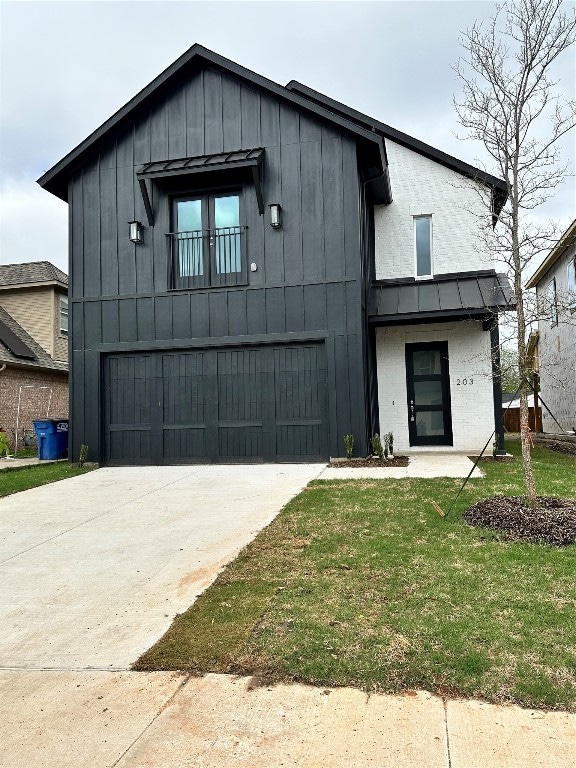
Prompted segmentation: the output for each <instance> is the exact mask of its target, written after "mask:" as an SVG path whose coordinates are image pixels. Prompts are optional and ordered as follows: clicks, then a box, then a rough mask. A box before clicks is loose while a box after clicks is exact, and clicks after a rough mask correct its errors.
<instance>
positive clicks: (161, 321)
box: [154, 296, 174, 340]
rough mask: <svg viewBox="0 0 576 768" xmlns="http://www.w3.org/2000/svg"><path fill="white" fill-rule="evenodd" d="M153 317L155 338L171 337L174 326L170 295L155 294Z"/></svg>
mask: <svg viewBox="0 0 576 768" xmlns="http://www.w3.org/2000/svg"><path fill="white" fill-rule="evenodd" d="M154 317H155V320H156V322H155V331H156V338H157V339H160V340H164V339H172V338H173V337H174V328H173V325H172V297H171V296H156V298H155V299H154Z"/></svg>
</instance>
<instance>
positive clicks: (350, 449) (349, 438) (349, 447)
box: [344, 435, 354, 459]
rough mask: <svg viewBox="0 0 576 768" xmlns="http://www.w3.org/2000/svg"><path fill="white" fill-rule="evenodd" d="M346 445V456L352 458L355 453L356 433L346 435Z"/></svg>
mask: <svg viewBox="0 0 576 768" xmlns="http://www.w3.org/2000/svg"><path fill="white" fill-rule="evenodd" d="M344 445H345V446H346V458H347V459H351V458H352V455H353V453H354V435H344Z"/></svg>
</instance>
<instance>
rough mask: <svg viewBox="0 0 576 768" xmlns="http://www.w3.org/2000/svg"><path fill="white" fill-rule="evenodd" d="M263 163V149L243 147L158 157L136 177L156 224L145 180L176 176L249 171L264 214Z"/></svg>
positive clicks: (141, 169)
mask: <svg viewBox="0 0 576 768" xmlns="http://www.w3.org/2000/svg"><path fill="white" fill-rule="evenodd" d="M263 162H264V150H263V149H261V148H258V149H240V150H237V151H236V152H220V153H218V154H213V155H200V156H198V157H181V158H179V159H177V160H159V161H155V162H152V163H146V164H145V165H143V166H142V167H141V168H140V170H139V171H138V172H137V174H136V177H137V179H138V183H139V185H140V191H141V193H142V199H143V200H144V207H145V208H146V215H147V217H148V224H149V225H150V226H154V212H153V210H152V204H151V202H150V194H149V191H148V187H147V184H146V182H147V181H148V180H159V181H162V180H163V179H172V178H174V177H178V176H183V177H188V176H195V175H198V174H205V173H213V174H216V173H225V174H228V173H233V172H238V171H240V172H242V171H248V172H249V173H250V174H251V179H252V182H253V184H254V189H255V191H256V198H257V200H258V210H259V211H260V214H263V213H264V197H263V194H262V173H261V170H262V163H263Z"/></svg>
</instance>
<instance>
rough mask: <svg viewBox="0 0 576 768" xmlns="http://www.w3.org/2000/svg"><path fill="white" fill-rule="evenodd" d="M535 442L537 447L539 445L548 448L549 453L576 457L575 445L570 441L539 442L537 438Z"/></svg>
mask: <svg viewBox="0 0 576 768" xmlns="http://www.w3.org/2000/svg"><path fill="white" fill-rule="evenodd" d="M535 441H536V443H538V445H541V446H542V447H543V448H548V449H549V450H551V451H556V453H565V454H567V455H568V456H576V443H574V442H572V441H567V440H566V441H564V440H556V441H555V440H539V439H538V438H536V439H535Z"/></svg>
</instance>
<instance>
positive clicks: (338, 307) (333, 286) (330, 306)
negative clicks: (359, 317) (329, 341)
mask: <svg viewBox="0 0 576 768" xmlns="http://www.w3.org/2000/svg"><path fill="white" fill-rule="evenodd" d="M344 285H345V284H344V283H328V284H327V285H326V312H327V319H328V328H329V329H330V330H331V331H334V332H338V333H344V332H345V330H346V315H347V313H346V307H347V304H346V291H345V288H344Z"/></svg>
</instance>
